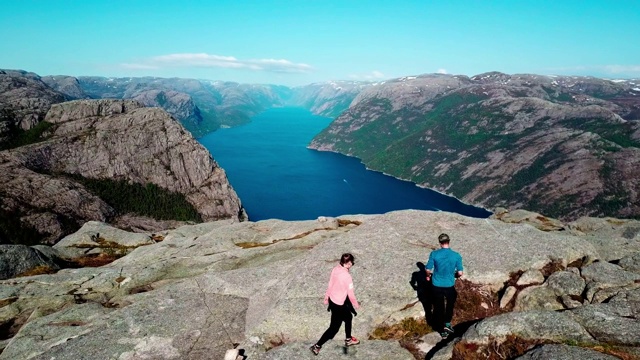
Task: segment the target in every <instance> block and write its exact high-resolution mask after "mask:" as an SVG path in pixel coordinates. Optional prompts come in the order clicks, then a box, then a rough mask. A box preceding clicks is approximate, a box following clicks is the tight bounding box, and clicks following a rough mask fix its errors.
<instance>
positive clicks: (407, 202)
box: [198, 108, 490, 221]
mask: <svg viewBox="0 0 640 360" xmlns="http://www.w3.org/2000/svg"><path fill="white" fill-rule="evenodd" d="M329 123H331V119H330V118H325V117H321V116H315V115H313V114H311V113H310V112H309V111H307V110H304V109H301V108H279V109H271V110H268V111H266V112H264V113H262V114H260V115H257V116H255V117H254V118H253V119H252V122H251V123H249V124H246V125H243V126H239V127H234V128H229V129H220V130H217V131H215V132H213V133H210V134H208V135H206V136H204V137H202V138H200V139H198V140H199V141H200V142H201V143H202V144H203V145H204V146H205V147H206V148H207V149H208V150H209V151H210V152H211V154H212V155H213V158H214V159H215V160H216V161H217V162H218V164H219V165H220V166H222V168H224V169H225V171H226V173H227V177H228V178H229V182H230V183H231V185H232V186H233V188H234V189H235V191H236V192H237V193H238V196H239V197H240V200H241V201H242V204H243V206H244V207H245V209H246V211H247V213H248V215H249V220H251V221H258V220H263V219H272V218H277V219H283V220H311V219H316V218H317V217H318V216H339V215H345V214H382V213H385V212H388V211H392V210H400V209H421V210H444V211H450V212H457V213H460V214H463V215H467V216H473V217H487V216H489V215H490V213H489V212H488V211H486V210H484V209H481V208H477V207H473V206H470V205H466V204H463V203H461V202H460V201H458V200H457V199H455V198H452V197H449V196H446V195H442V194H440V193H438V192H436V191H432V190H429V189H423V188H419V187H418V186H416V185H415V184H413V183H411V182H408V181H402V180H398V179H395V178H393V177H391V176H387V175H384V174H382V173H379V172H375V171H370V170H367V169H366V168H365V166H364V165H363V164H362V163H360V160H358V159H356V158H351V157H348V156H344V155H340V154H336V153H331V152H321V151H315V150H309V149H307V148H306V146H307V145H308V144H309V142H310V141H311V139H313V137H314V136H315V135H316V134H317V133H319V132H320V131H321V130H322V129H324V128H325V127H327V126H328V125H329Z"/></svg>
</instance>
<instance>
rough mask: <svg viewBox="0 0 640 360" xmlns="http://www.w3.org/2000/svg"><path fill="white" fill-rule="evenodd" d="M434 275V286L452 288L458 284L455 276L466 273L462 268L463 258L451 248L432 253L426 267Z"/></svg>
mask: <svg viewBox="0 0 640 360" xmlns="http://www.w3.org/2000/svg"><path fill="white" fill-rule="evenodd" d="M425 268H426V269H427V270H430V271H431V272H432V273H433V275H432V277H431V279H432V283H433V286H437V287H451V286H454V285H455V283H456V277H455V274H456V272H458V271H464V269H463V267H462V256H460V254H458V253H457V252H455V251H453V250H451V249H450V248H442V249H438V250H435V251H432V252H431V254H429V261H427V265H426V266H425Z"/></svg>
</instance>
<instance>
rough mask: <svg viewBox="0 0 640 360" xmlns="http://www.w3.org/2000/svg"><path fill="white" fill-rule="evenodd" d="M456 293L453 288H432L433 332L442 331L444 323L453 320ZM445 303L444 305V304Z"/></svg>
mask: <svg viewBox="0 0 640 360" xmlns="http://www.w3.org/2000/svg"><path fill="white" fill-rule="evenodd" d="M457 297H458V293H457V292H456V288H455V287H453V286H452V287H439V286H434V287H433V322H434V326H435V327H436V328H435V329H434V330H436V331H442V330H443V329H444V324H445V323H450V322H451V318H453V306H454V305H455V304H456V298H457ZM445 303H446V304H445Z"/></svg>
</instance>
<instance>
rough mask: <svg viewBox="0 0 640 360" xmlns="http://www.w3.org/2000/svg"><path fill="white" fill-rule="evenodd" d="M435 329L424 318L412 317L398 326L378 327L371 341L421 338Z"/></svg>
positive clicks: (370, 338) (371, 335) (385, 325)
mask: <svg viewBox="0 0 640 360" xmlns="http://www.w3.org/2000/svg"><path fill="white" fill-rule="evenodd" d="M432 331H433V329H431V327H430V326H429V325H428V324H427V321H426V320H425V319H424V318H421V319H415V318H412V317H409V318H405V319H402V320H401V321H400V322H399V323H397V324H382V325H380V326H378V327H376V328H375V329H374V330H373V331H372V332H371V333H370V334H369V340H391V339H393V340H401V339H407V338H408V339H414V338H420V337H422V336H424V335H426V334H428V333H430V332H432Z"/></svg>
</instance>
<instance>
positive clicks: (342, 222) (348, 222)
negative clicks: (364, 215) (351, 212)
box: [338, 219, 362, 227]
mask: <svg viewBox="0 0 640 360" xmlns="http://www.w3.org/2000/svg"><path fill="white" fill-rule="evenodd" d="M349 225H356V226H359V225H362V221H356V220H346V219H338V226H339V227H343V226H349Z"/></svg>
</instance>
